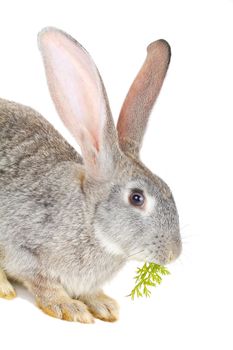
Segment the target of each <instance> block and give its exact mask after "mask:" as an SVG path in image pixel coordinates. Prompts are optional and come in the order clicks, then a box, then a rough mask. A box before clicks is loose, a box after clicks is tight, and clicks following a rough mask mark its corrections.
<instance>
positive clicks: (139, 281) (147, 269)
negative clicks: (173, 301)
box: [129, 262, 170, 300]
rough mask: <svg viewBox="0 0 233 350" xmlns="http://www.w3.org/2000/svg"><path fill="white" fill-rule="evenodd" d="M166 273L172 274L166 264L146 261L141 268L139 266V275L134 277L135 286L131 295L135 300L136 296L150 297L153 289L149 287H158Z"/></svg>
mask: <svg viewBox="0 0 233 350" xmlns="http://www.w3.org/2000/svg"><path fill="white" fill-rule="evenodd" d="M165 275H170V272H169V271H168V269H167V268H166V267H165V266H161V265H158V264H154V263H148V262H145V264H144V265H143V266H142V267H141V268H137V275H136V276H135V277H134V279H135V283H136V285H135V287H134V288H133V290H132V292H131V293H130V295H129V296H130V297H131V299H132V300H134V298H135V296H137V297H138V298H139V297H142V296H143V295H144V296H145V297H147V298H148V297H150V295H151V291H150V290H149V287H156V286H157V285H159V284H160V283H161V282H162V277H161V276H165Z"/></svg>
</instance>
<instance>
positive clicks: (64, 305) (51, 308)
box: [37, 298, 94, 323]
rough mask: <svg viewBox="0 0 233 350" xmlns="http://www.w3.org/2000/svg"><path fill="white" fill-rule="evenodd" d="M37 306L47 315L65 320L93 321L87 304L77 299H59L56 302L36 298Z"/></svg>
mask: <svg viewBox="0 0 233 350" xmlns="http://www.w3.org/2000/svg"><path fill="white" fill-rule="evenodd" d="M37 306H38V307H39V308H40V309H41V310H42V311H43V312H45V313H46V314H47V315H49V316H52V317H55V318H59V319H62V320H66V321H73V322H81V323H93V322H94V318H93V316H92V314H91V313H90V312H89V311H88V309H87V306H86V305H85V304H84V303H82V302H81V301H79V300H72V299H69V298H67V300H61V301H57V302H47V301H46V300H43V299H37Z"/></svg>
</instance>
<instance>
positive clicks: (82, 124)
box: [38, 28, 120, 179]
mask: <svg viewBox="0 0 233 350" xmlns="http://www.w3.org/2000/svg"><path fill="white" fill-rule="evenodd" d="M38 44H39V48H40V50H41V53H42V56H43V61H44V65H45V72H46V77H47V82H48V86H49V90H50V94H51V96H52V99H53V102H54V104H55V107H56V109H57V111H58V114H59V115H60V117H61V119H62V120H63V122H64V124H65V125H66V127H67V128H68V129H69V131H70V132H71V133H72V135H73V136H74V137H75V139H76V141H77V142H78V144H79V145H80V147H81V151H82V155H83V158H84V163H85V167H86V170H87V172H88V174H89V175H90V176H91V177H93V178H95V179H105V178H109V176H111V174H112V171H113V170H114V164H115V162H116V158H117V156H118V152H120V151H119V146H118V139H117V133H116V130H115V126H114V123H113V120H112V117H111V112H110V108H109V105H108V99H107V95H106V92H105V89H104V86H103V84H102V80H101V77H100V75H99V72H98V70H97V68H96V66H95V64H94V62H93V61H92V58H91V56H90V55H89V54H88V53H87V51H86V50H85V49H84V48H83V47H82V46H81V45H80V44H79V43H78V42H76V41H75V40H74V39H73V38H72V37H70V36H69V35H67V34H66V33H64V32H62V31H60V30H58V29H56V28H45V29H44V30H42V31H41V32H40V33H39V35H38Z"/></svg>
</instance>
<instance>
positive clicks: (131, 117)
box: [117, 40, 171, 157]
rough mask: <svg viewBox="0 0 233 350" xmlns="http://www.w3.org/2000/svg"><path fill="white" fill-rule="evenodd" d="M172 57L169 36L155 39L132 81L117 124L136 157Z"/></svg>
mask: <svg viewBox="0 0 233 350" xmlns="http://www.w3.org/2000/svg"><path fill="white" fill-rule="evenodd" d="M170 57H171V51H170V46H169V44H168V43H167V42H166V41H165V40H158V41H155V42H153V43H151V44H150V45H149V46H148V48H147V58H146V60H145V62H144V64H143V66H142V68H141V70H140V71H139V73H138V75H137V77H136V79H135V80H134V82H133V84H132V85H131V87H130V89H129V92H128V95H127V96H126V99H125V101H124V104H123V106H122V109H121V112H120V117H119V120H118V124H117V130H118V138H119V143H120V147H121V149H122V150H123V151H124V152H125V153H130V154H132V155H134V156H136V157H138V155H139V151H140V148H141V144H142V139H143V135H144V133H145V129H146V126H147V122H148V118H149V115H150V112H151V109H152V107H153V105H154V102H155V101H156V98H157V97H158V95H159V92H160V89H161V87H162V84H163V80H164V78H165V75H166V72H167V69H168V66H169V62H170Z"/></svg>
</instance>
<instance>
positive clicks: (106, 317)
mask: <svg viewBox="0 0 233 350" xmlns="http://www.w3.org/2000/svg"><path fill="white" fill-rule="evenodd" d="M79 299H80V300H82V301H83V302H84V303H85V304H86V305H87V307H88V309H89V311H90V312H91V313H92V315H93V316H94V317H95V318H98V319H100V320H102V321H106V322H115V321H117V320H118V317H119V306H118V304H117V302H116V301H115V300H114V299H112V298H110V297H108V296H107V295H105V294H104V293H99V294H97V295H91V296H87V295H84V296H81V297H79Z"/></svg>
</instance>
